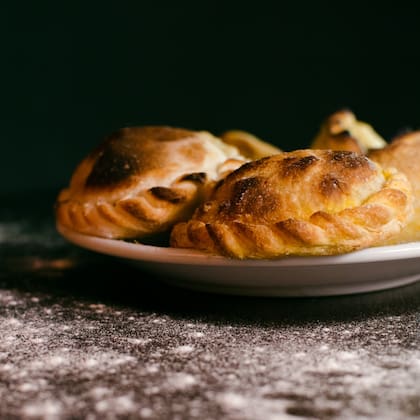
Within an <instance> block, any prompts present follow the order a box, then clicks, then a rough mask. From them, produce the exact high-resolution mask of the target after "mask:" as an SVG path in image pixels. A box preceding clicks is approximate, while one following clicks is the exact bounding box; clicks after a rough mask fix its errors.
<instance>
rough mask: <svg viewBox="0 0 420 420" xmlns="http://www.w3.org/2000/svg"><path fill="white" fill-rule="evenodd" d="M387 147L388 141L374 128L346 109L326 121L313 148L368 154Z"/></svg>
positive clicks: (313, 143)
mask: <svg viewBox="0 0 420 420" xmlns="http://www.w3.org/2000/svg"><path fill="white" fill-rule="evenodd" d="M385 145H386V141H385V140H384V139H383V138H382V137H381V136H380V135H379V134H378V133H377V132H376V131H375V130H374V129H373V128H372V126H370V125H369V124H367V123H365V122H363V121H358V120H357V119H356V116H355V115H354V114H353V112H351V111H349V110H347V109H344V110H340V111H337V112H335V113H333V114H332V115H330V116H329V117H328V118H326V119H325V121H324V122H323V124H322V125H321V128H320V131H319V133H318V134H317V136H316V137H315V139H314V140H313V142H312V144H311V148H312V149H330V150H348V151H351V152H357V153H367V151H368V150H370V149H380V148H382V147H384V146H385Z"/></svg>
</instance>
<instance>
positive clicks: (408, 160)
mask: <svg viewBox="0 0 420 420" xmlns="http://www.w3.org/2000/svg"><path fill="white" fill-rule="evenodd" d="M368 156H369V158H370V159H372V160H374V161H375V162H378V163H379V164H380V165H381V166H383V167H385V168H390V167H391V168H396V169H397V170H398V171H400V172H402V173H403V174H405V175H406V177H407V179H408V180H409V181H410V183H411V185H412V188H413V195H414V214H413V217H412V219H411V220H410V222H409V223H408V225H407V226H406V227H405V228H404V229H403V230H402V231H401V233H400V234H398V235H397V236H395V237H392V238H391V239H390V240H389V243H402V242H411V241H420V131H412V132H409V133H405V134H403V135H401V136H398V137H397V138H395V139H394V140H393V141H392V142H391V143H390V144H389V145H387V146H386V147H384V148H383V149H379V150H373V151H371V152H370V153H369V155H368Z"/></svg>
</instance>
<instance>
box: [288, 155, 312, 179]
mask: <svg viewBox="0 0 420 420" xmlns="http://www.w3.org/2000/svg"><path fill="white" fill-rule="evenodd" d="M318 160H319V159H318V158H317V157H315V156H311V155H310V156H304V157H288V158H285V159H284V160H283V161H282V162H281V176H284V177H288V176H299V175H300V174H301V173H302V172H303V171H305V170H306V169H307V168H309V167H310V166H311V165H312V164H314V163H315V162H317V161H318Z"/></svg>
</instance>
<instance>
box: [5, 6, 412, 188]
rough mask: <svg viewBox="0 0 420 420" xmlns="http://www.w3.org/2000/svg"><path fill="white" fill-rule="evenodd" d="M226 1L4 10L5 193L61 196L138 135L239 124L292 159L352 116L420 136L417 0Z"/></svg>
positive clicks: (387, 130)
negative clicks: (146, 127) (128, 136)
mask: <svg viewBox="0 0 420 420" xmlns="http://www.w3.org/2000/svg"><path fill="white" fill-rule="evenodd" d="M226 3H227V4H229V7H227V6H226V4H225V5H223V4H218V3H217V2H207V3H206V2H198V1H197V2H191V3H190V4H186V3H180V2H175V1H174V2H171V3H169V2H168V3H166V4H162V3H159V2H141V1H137V2H124V1H120V2H99V1H90V2H88V1H86V2H85V4H82V3H80V4H79V3H74V2H72V3H70V2H65V4H66V5H64V4H63V3H62V2H55V3H53V2H29V1H28V2H23V3H22V2H14V3H13V4H9V5H4V4H3V5H2V6H0V8H1V10H0V11H1V13H0V27H1V29H0V31H1V42H2V53H1V54H2V65H1V73H2V75H1V76H2V77H1V80H2V95H1V113H0V115H1V125H2V129H1V137H0V138H1V149H0V150H1V152H0V153H1V158H2V159H1V165H0V179H1V183H2V184H1V187H0V188H1V190H3V191H4V190H32V189H35V188H60V187H61V186H63V185H64V184H65V183H67V181H68V178H69V176H70V174H71V172H72V171H73V169H74V167H75V165H76V163H77V162H78V161H79V160H80V159H81V158H82V157H84V156H85V155H86V154H87V153H88V152H89V151H90V150H91V149H92V148H93V147H95V146H96V145H97V144H98V142H99V141H100V140H101V138H102V137H103V136H104V135H106V134H108V133H109V132H111V131H113V130H115V129H117V128H120V127H122V126H128V125H143V124H166V125H174V126H180V127H187V128H192V129H205V130H209V131H212V132H213V133H215V134H218V133H220V132H221V131H224V130H226V129H230V128H240V129H244V130H248V131H251V132H252V133H254V134H256V135H258V136H260V137H262V138H264V139H266V140H268V141H270V142H273V143H276V144H278V145H279V146H281V147H282V148H284V149H293V148H299V147H306V146H308V145H309V144H310V142H311V140H312V137H313V136H314V135H315V133H316V131H317V130H318V127H319V124H320V123H321V121H322V119H323V118H324V117H325V116H326V115H328V114H329V113H330V112H332V111H334V110H335V109H337V108H339V107H343V106H346V107H350V108H351V109H353V111H355V112H356V114H357V115H358V116H359V117H360V119H362V120H365V121H367V122H369V123H371V124H372V125H373V126H374V127H375V128H376V129H377V131H379V132H380V133H381V134H382V135H383V136H384V137H386V138H387V139H390V138H391V137H392V136H393V135H395V134H396V133H397V132H398V131H399V130H401V129H403V128H406V127H412V128H419V126H420V105H419V99H420V72H419V65H418V64H419V55H420V48H419V46H420V28H419V26H420V25H419V21H420V17H419V14H418V13H417V11H416V8H415V7H414V5H415V3H416V2H411V4H412V6H406V5H404V3H403V2H390V1H389V2H382V3H377V5H376V6H372V5H369V4H368V3H367V2H365V3H366V4H364V6H363V7H360V6H358V5H357V4H355V3H352V2H340V4H338V3H337V2H311V3H309V2H308V4H300V3H298V2H294V3H292V2H272V3H265V2H261V1H260V2H254V4H253V6H252V7H251V6H246V5H245V4H244V3H243V2H242V3H240V2H238V3H237V4H236V5H235V6H234V4H233V3H232V2H229V3H228V2H226ZM379 4H381V5H380V6H378V5H379Z"/></svg>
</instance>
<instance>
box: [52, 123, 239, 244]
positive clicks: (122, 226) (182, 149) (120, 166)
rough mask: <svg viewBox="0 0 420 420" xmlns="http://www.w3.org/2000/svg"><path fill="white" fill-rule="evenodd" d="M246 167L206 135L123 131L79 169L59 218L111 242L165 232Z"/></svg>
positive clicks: (137, 129)
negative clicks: (222, 181)
mask: <svg viewBox="0 0 420 420" xmlns="http://www.w3.org/2000/svg"><path fill="white" fill-rule="evenodd" d="M245 161H246V159H245V158H244V157H243V156H241V155H240V153H239V152H238V150H237V149H236V148H235V147H232V146H229V145H227V144H225V143H223V142H222V141H221V140H220V139H218V138H216V137H214V136H213V135H211V134H210V133H208V132H205V131H200V132H199V131H190V130H185V129H180V128H172V127H163V126H146V127H130V128H124V129H121V130H119V131H118V132H116V133H114V134H113V135H111V136H109V137H108V138H107V139H106V140H105V141H104V142H103V143H102V144H101V145H100V146H99V147H98V148H97V149H96V150H94V151H93V152H92V153H91V154H90V155H89V156H87V157H86V158H85V159H84V160H83V161H82V162H81V163H80V164H79V166H78V167H77V168H76V170H75V172H74V174H73V176H72V178H71V181H70V186H69V187H68V188H65V189H63V190H62V191H61V192H60V194H59V196H58V199H57V202H56V218H57V221H58V223H60V224H61V225H63V226H65V227H68V228H70V229H73V230H76V231H78V232H81V233H85V234H88V235H95V236H101V237H107V238H134V237H135V238H138V237H143V236H145V235H150V234H154V233H157V232H162V231H165V230H167V229H169V228H170V227H171V226H172V225H173V224H174V223H175V222H178V221H180V220H187V219H188V218H189V217H190V216H191V214H192V212H193V210H194V209H195V207H196V206H197V205H198V204H199V203H200V201H201V200H203V198H204V197H205V195H206V193H207V189H209V186H211V185H212V184H214V183H215V182H217V181H218V180H219V179H220V178H222V177H223V176H225V175H226V174H227V173H229V172H230V171H232V170H234V169H236V168H237V167H239V166H240V165H241V164H243V163H244V162H245Z"/></svg>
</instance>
